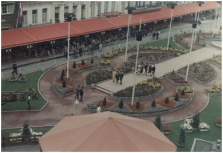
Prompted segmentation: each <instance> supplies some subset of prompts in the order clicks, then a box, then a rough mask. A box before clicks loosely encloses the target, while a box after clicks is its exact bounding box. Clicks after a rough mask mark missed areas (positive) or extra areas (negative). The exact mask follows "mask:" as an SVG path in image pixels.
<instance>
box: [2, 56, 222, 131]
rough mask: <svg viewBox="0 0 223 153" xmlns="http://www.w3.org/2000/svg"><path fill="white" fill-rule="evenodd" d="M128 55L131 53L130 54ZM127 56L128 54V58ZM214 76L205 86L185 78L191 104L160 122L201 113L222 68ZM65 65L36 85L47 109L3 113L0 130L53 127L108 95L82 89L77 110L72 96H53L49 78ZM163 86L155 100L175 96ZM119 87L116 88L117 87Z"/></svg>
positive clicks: (75, 82)
mask: <svg viewBox="0 0 223 153" xmlns="http://www.w3.org/2000/svg"><path fill="white" fill-rule="evenodd" d="M130 54H131V53H130ZM130 54H129V55H130ZM122 59H124V55H123V56H120V57H118V58H115V59H113V60H114V62H115V63H117V66H121V63H122V62H123V61H122ZM212 66H213V68H214V69H215V71H216V73H217V77H216V78H215V79H214V80H213V81H211V82H209V83H207V84H198V83H197V82H195V81H194V80H192V79H190V78H189V79H188V81H189V83H190V85H191V86H192V88H193V90H194V91H195V97H194V99H193V101H192V103H191V104H189V105H188V106H187V107H185V108H183V109H181V110H179V111H176V112H172V113H169V114H166V115H162V121H163V122H171V121H175V120H179V119H183V118H186V117H189V116H192V115H194V113H196V112H198V111H200V110H201V109H203V108H204V107H205V106H206V105H207V100H208V96H207V93H206V91H205V89H206V88H207V87H208V86H211V85H213V83H214V82H215V83H216V84H221V79H222V73H221V68H219V67H217V66H215V65H213V64H212ZM65 67H66V64H64V65H61V66H58V67H55V68H53V69H51V70H50V71H48V72H46V73H45V74H44V75H43V76H42V78H41V79H40V82H39V88H40V93H42V95H43V97H44V98H45V99H47V100H48V102H49V103H48V104H47V105H46V107H45V108H44V109H43V110H42V111H40V112H14V113H2V129H5V128H16V127H21V126H22V124H23V123H24V122H25V121H26V120H28V121H29V124H30V125H31V126H46V125H55V124H57V123H58V122H59V121H60V120H61V119H62V118H63V117H64V116H67V115H71V114H73V115H81V114H88V113H91V112H88V111H86V110H84V109H83V108H84V107H85V106H86V105H87V104H88V103H91V102H95V101H97V100H101V99H103V98H104V97H105V96H107V97H108V96H109V95H108V94H106V93H102V92H101V91H99V90H97V89H84V98H83V99H84V101H83V102H81V103H80V105H79V106H78V108H75V104H74V95H72V96H69V97H66V98H59V97H58V95H57V94H56V93H55V91H54V89H53V84H52V78H54V76H55V75H56V74H58V73H60V72H61V69H62V68H65ZM93 71H96V70H91V71H87V72H83V73H81V74H79V75H78V76H77V77H75V78H74V79H73V81H72V85H73V86H74V87H76V86H77V85H81V86H83V81H84V79H85V77H86V76H87V75H88V74H89V73H91V72H93ZM162 82H163V85H164V92H163V93H162V94H161V95H159V96H158V97H156V101H159V100H161V99H164V98H166V97H167V96H170V95H172V94H173V93H174V91H175V89H176V87H177V85H173V84H171V83H170V82H169V81H167V80H166V79H162ZM117 86H119V85H117ZM142 102H143V103H151V102H152V100H145V101H142ZM138 118H141V119H145V120H152V121H153V120H154V117H138Z"/></svg>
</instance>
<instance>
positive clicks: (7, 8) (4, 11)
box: [2, 4, 14, 14]
mask: <svg viewBox="0 0 223 153" xmlns="http://www.w3.org/2000/svg"><path fill="white" fill-rule="evenodd" d="M13 6H14V5H13V4H7V5H6V4H5V5H4V4H2V14H11V13H13Z"/></svg>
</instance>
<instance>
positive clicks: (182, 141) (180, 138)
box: [178, 129, 186, 145]
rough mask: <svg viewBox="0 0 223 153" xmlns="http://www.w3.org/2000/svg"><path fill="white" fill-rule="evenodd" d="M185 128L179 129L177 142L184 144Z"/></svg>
mask: <svg viewBox="0 0 223 153" xmlns="http://www.w3.org/2000/svg"><path fill="white" fill-rule="evenodd" d="M185 139H186V137H185V130H184V129H181V130H180V136H179V140H178V143H179V144H181V145H184V144H185Z"/></svg>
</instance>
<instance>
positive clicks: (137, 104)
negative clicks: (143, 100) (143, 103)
mask: <svg viewBox="0 0 223 153" xmlns="http://www.w3.org/2000/svg"><path fill="white" fill-rule="evenodd" d="M139 108H140V102H139V101H138V102H137V103H136V109H139Z"/></svg>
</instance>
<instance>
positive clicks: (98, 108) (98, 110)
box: [97, 105, 101, 113]
mask: <svg viewBox="0 0 223 153" xmlns="http://www.w3.org/2000/svg"><path fill="white" fill-rule="evenodd" d="M97 112H98V113H100V112H101V107H100V106H99V105H98V107H97Z"/></svg>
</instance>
